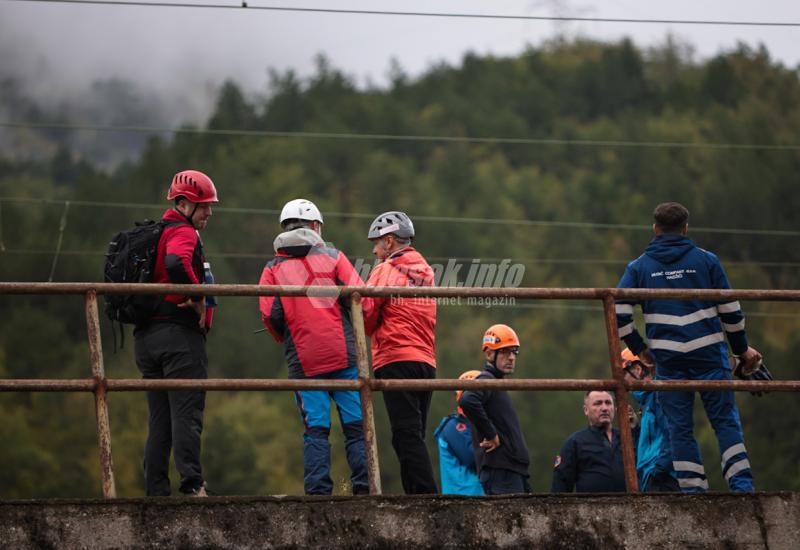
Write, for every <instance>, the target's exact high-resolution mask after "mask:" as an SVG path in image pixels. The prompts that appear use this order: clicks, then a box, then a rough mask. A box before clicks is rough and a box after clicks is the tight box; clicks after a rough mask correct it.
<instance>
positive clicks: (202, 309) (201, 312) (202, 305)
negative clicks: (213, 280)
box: [178, 296, 206, 332]
mask: <svg viewBox="0 0 800 550" xmlns="http://www.w3.org/2000/svg"><path fill="white" fill-rule="evenodd" d="M178 307H179V308H187V307H190V308H192V309H193V310H194V312H195V313H197V315H198V316H199V317H200V322H199V323H198V324H199V325H200V330H202V331H203V332H205V330H206V299H205V297H204V296H201V297H200V301H199V302H193V301H192V299H191V298H186V300H184V301H183V302H181V303H180V304H178Z"/></svg>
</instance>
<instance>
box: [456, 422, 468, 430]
mask: <svg viewBox="0 0 800 550" xmlns="http://www.w3.org/2000/svg"><path fill="white" fill-rule="evenodd" d="M466 429H467V425H466V424H464V423H463V422H456V430H458V431H459V432H463V431H465V430H466Z"/></svg>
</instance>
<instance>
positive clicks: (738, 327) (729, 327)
mask: <svg viewBox="0 0 800 550" xmlns="http://www.w3.org/2000/svg"><path fill="white" fill-rule="evenodd" d="M722 328H723V329H725V332H740V331H742V330H744V319H742V320H741V321H739V322H738V323H733V324H730V323H722Z"/></svg>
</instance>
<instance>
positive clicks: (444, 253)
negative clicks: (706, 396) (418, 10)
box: [0, 40, 800, 498]
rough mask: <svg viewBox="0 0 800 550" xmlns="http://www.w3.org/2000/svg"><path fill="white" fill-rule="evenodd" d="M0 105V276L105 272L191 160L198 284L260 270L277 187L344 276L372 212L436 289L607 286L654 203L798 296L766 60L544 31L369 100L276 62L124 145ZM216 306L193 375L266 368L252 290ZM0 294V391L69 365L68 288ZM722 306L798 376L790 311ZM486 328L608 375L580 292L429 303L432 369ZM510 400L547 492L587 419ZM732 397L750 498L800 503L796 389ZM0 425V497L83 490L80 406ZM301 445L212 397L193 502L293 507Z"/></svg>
mask: <svg viewBox="0 0 800 550" xmlns="http://www.w3.org/2000/svg"><path fill="white" fill-rule="evenodd" d="M124 88H125V87H124V86H122V85H120V87H119V88H118V90H123V89H124ZM105 89H106V90H108V89H109V88H108V87H107V88H105ZM110 89H111V92H109V93H107V94H105V95H104V96H103V97H106V96H107V97H106V99H107V100H108V101H109V105H108V107H107V109H108V110H109V111H112V110H115V109H118V110H117V111H116V116H115V117H108V116H107V117H103V121H104V123H110V124H113V125H119V126H125V125H127V126H137V125H138V126H142V125H145V124H144V123H142V120H152V115H147V114H146V111H147V102H146V101H137V100H136V98H131V97H130V94H127V95H126V94H124V93H121V92H120V102H121V103H120V104H115V103H114V101H113V97H115V94H114V92H113V89H114V88H113V87H111V88H110ZM0 104H1V105H0V112H3V113H5V114H7V115H8V116H10V117H11V118H13V120H14V121H15V122H25V121H27V122H28V123H34V124H28V125H27V126H25V125H24V124H23V125H20V126H18V127H14V128H12V127H8V126H6V127H3V128H2V129H0V132H2V134H3V135H2V141H0V142H1V143H3V144H4V146H3V147H2V149H0V280H2V281H47V280H53V281H100V280H102V267H103V261H104V256H103V255H104V252H105V249H106V246H107V243H108V240H109V238H110V237H111V235H113V234H114V233H115V232H116V231H119V230H120V229H123V228H127V227H129V226H132V224H133V222H134V221H135V220H140V219H143V218H154V217H158V216H160V215H161V214H162V212H163V211H164V209H166V208H167V207H168V206H169V205H168V203H167V202H166V200H165V194H166V190H167V187H168V185H169V182H170V179H171V177H172V175H173V174H174V173H175V172H177V171H179V170H182V169H186V168H194V169H199V170H202V171H204V172H206V173H207V174H209V175H210V176H211V177H212V178H213V180H214V182H215V183H216V186H217V189H218V190H219V193H220V198H221V202H220V204H219V207H218V208H216V209H215V210H214V215H213V217H212V219H211V222H210V224H209V227H208V229H207V230H206V231H205V232H204V233H203V239H204V243H205V249H206V254H207V256H208V258H209V259H210V260H211V262H212V265H213V268H214V274H215V277H216V281H217V282H218V283H256V282H257V281H258V278H259V275H260V273H261V269H262V267H263V265H264V263H265V262H266V261H267V260H269V259H270V258H271V257H272V254H273V250H272V241H273V238H274V237H275V236H276V234H277V233H278V232H279V226H278V212H279V210H280V208H281V207H282V205H283V204H284V203H285V202H286V201H287V200H290V199H293V198H298V197H302V198H307V199H310V200H312V201H314V202H315V203H316V204H317V205H318V206H319V207H320V209H321V210H322V212H323V214H324V216H325V222H326V223H325V233H324V237H325V239H326V240H328V241H330V242H332V243H333V244H334V245H335V246H336V247H338V248H340V249H341V250H343V251H344V252H345V253H346V254H347V255H348V257H349V258H350V259H351V261H352V262H354V263H356V264H358V262H359V261H360V262H361V265H363V264H371V263H372V261H373V259H372V255H371V246H370V243H369V241H367V240H366V233H367V229H368V225H369V222H370V221H371V219H372V217H373V216H375V215H376V214H378V213H380V212H382V211H385V210H392V209H397V210H403V211H405V212H407V213H408V214H409V215H410V216H411V218H412V219H413V220H414V221H415V225H416V229H417V240H416V245H417V248H418V249H419V250H420V251H421V252H422V253H423V254H424V255H425V256H426V257H427V258H428V260H429V261H430V262H431V263H432V264H437V265H442V266H444V265H446V264H447V263H448V261H450V260H453V261H454V262H456V263H457V264H458V265H462V266H464V267H463V268H462V269H461V270H460V271H459V272H458V274H457V276H456V277H454V278H453V279H451V280H449V281H448V282H450V283H452V284H457V283H458V282H461V283H463V282H465V281H464V279H465V277H466V275H467V273H468V269H469V266H470V265H472V264H473V263H476V262H480V263H482V264H498V263H500V262H501V261H502V260H504V259H505V260H508V261H509V262H510V263H511V264H521V265H522V266H524V276H523V278H522V281H521V285H522V286H530V287H610V286H615V285H616V284H617V282H618V280H619V278H620V276H621V275H622V272H623V270H624V268H625V265H626V263H627V262H628V261H630V260H632V259H634V258H635V257H637V256H638V255H639V254H641V252H642V251H643V249H644V248H645V246H646V245H647V243H648V242H649V240H650V238H651V236H652V233H651V230H650V224H651V223H652V219H651V215H652V209H653V207H654V206H655V205H656V204H657V203H659V202H663V201H667V200H674V201H679V202H681V203H683V204H685V205H686V206H687V207H688V208H689V210H690V211H691V220H690V236H691V237H692V238H693V239H694V240H695V242H697V244H698V245H700V246H702V247H704V248H707V249H710V250H712V251H714V252H715V253H716V254H717V255H718V256H719V257H720V258H721V260H722V262H723V265H724V266H725V268H726V270H727V273H728V276H729V278H730V280H731V284H732V285H733V286H734V287H735V288H763V289H796V288H798V283H799V282H800V251H799V250H798V248H795V246H794V245H793V244H792V243H795V242H796V241H797V238H798V236H800V230H799V229H798V228H797V223H796V220H797V214H796V213H797V212H798V210H800V193H798V192H797V186H798V183H800V182H798V174H800V72H799V71H798V69H797V68H787V67H785V66H783V65H781V64H780V63H777V62H775V61H774V60H772V59H771V58H770V56H769V53H768V52H767V51H766V50H765V49H763V48H758V49H752V48H748V47H746V46H740V47H739V48H737V49H735V50H733V51H729V52H727V53H724V54H720V55H718V56H716V57H714V58H712V59H708V60H702V61H698V60H695V59H693V58H692V56H691V55H689V54H688V53H687V50H686V49H685V48H683V47H682V46H681V45H679V44H675V43H673V42H668V43H667V44H665V45H664V46H663V47H659V48H656V49H648V50H643V49H640V48H637V47H636V45H634V44H632V43H631V42H630V41H627V40H625V41H621V42H618V43H600V42H592V41H582V40H578V41H556V42H553V43H550V44H547V45H543V46H541V47H536V48H529V49H528V50H526V51H525V52H523V53H521V54H520V55H518V56H514V57H491V56H477V55H472V54H468V55H466V56H465V57H464V58H463V60H462V61H461V63H459V64H458V65H456V66H451V65H447V64H441V65H437V66H434V67H431V68H430V69H429V70H428V71H427V72H425V73H424V74H422V75H420V76H418V77H413V78H412V77H410V76H408V75H406V74H405V73H404V72H403V71H402V69H400V68H399V67H395V68H394V70H393V73H392V79H391V83H390V84H389V85H388V86H387V87H386V88H366V89H362V88H359V87H357V86H356V85H355V84H354V82H353V80H352V79H351V78H349V77H348V76H347V75H346V74H343V73H342V72H341V71H339V70H337V69H336V68H335V67H334V66H333V65H332V64H331V62H330V61H328V60H326V59H325V58H324V57H320V58H319V61H318V64H317V72H316V74H314V75H313V76H312V77H310V78H299V77H298V76H297V75H295V74H294V73H292V72H286V73H273V74H272V82H271V87H270V90H269V91H268V93H264V94H262V95H258V96H255V97H250V96H248V95H247V94H245V93H244V92H243V91H242V90H241V89H240V87H239V86H237V84H236V83H235V82H226V83H225V84H224V85H223V86H222V87H221V89H220V93H219V96H218V100H217V102H216V105H215V107H214V109H213V112H212V113H210V115H209V117H208V119H207V121H206V123H205V124H204V125H202V126H200V127H190V126H186V127H184V128H183V129H182V131H179V132H175V133H174V134H173V133H169V134H167V133H165V134H160V135H151V136H147V137H146V138H144V139H143V138H142V135H140V134H135V135H132V134H130V133H124V132H112V131H99V130H95V131H87V130H85V129H79V128H76V127H77V126H80V125H81V124H84V125H88V124H91V123H92V122H94V121H92V120H86V119H85V118H84V119H80V118H79V117H80V116H84V117H85V116H89V115H91V113H89V115H87V114H86V113H73V112H68V111H62V112H51V111H48V110H47V109H44V108H43V107H41V106H38V105H36V104H35V102H34V101H33V100H31V99H29V98H27V97H26V95H25V94H24V89H22V88H21V85H20V83H17V82H13V81H10V80H8V79H6V80H4V81H3V82H2V85H1V86H0ZM125 105H128V106H130V105H133V107H131V108H125ZM134 107H135V108H134ZM108 121H110V122H108ZM37 124H41V125H43V126H41V127H39V126H36V125H37ZM48 124H50V127H46V126H47V125H48ZM59 125H61V127H54V126H59ZM70 125H72V126H70ZM391 136H404V138H403V139H396V138H395V139H391ZM142 139H143V141H141V140H142ZM131 140H140V141H137V142H136V143H134V144H133V145H132V142H131ZM134 145H135V146H136V147H139V148H140V149H141V152H140V153H137V154H136V155H135V156H134V157H131V156H130V155H129V154H127V153H126V154H118V155H112V153H113V151H114V150H118V152H119V151H122V150H123V149H125V148H126V147H133V146H134ZM138 150H139V149H137V151H138ZM110 158H118V159H119V158H132V160H124V161H121V162H116V163H111V164H109V162H107V161H108V159H110ZM219 303H220V305H219V308H218V310H217V311H216V313H215V327H214V330H213V331H212V333H211V335H210V336H209V340H208V352H209V359H210V369H209V375H210V376H211V377H214V378H221V377H235V378H260V377H263V378H283V377H285V376H286V366H285V362H284V359H283V353H282V348H281V347H280V346H278V345H277V344H275V343H274V342H273V341H272V339H271V338H270V337H269V336H268V335H266V334H265V333H263V332H262V333H254V331H255V330H258V329H259V328H260V327H261V321H260V316H259V312H258V305H257V300H256V299H254V298H240V297H224V298H220V299H219ZM0 304H1V305H2V309H3V320H2V322H0V327H2V328H0V377H3V378H83V377H88V376H90V367H89V358H88V350H87V346H86V327H85V324H84V314H83V301H82V299H81V298H80V297H77V296H73V297H67V296H0ZM743 305H744V309H745V313H746V315H747V327H748V336H749V339H750V341H751V343H752V345H753V346H755V347H757V348H758V349H759V350H760V351H762V353H764V356H765V360H766V362H767V363H768V365H769V367H770V370H771V371H772V373H773V374H774V375H775V377H776V378H778V379H793V380H796V379H800V366H798V363H797V361H796V358H797V357H798V355H799V354H800V330H799V329H800V311H798V308H797V307H796V305H794V304H791V303H778V302H772V303H769V302H746V303H744V304H743ZM498 322H504V323H507V324H510V325H512V326H513V327H515V328H516V329H517V331H518V333H519V335H520V337H521V340H522V354H521V355H520V357H519V361H518V374H517V376H518V377H524V378H558V377H564V378H603V377H607V376H608V366H607V351H606V342H605V329H604V324H603V315H602V309H601V308H600V306H599V303H596V302H581V301H546V300H539V301H522V300H518V301H517V302H516V303H515V304H513V305H509V304H502V305H494V306H492V307H486V305H485V304H478V305H474V304H473V305H469V304H466V303H460V304H453V305H447V304H443V305H442V306H441V307H440V308H439V316H438V324H437V332H436V338H437V361H438V363H439V368H438V376H439V377H440V378H455V377H457V376H458V375H459V374H460V373H461V372H463V371H465V370H469V369H473V368H478V367H480V365H481V356H480V351H479V349H480V340H481V336H482V334H483V331H484V330H485V328H486V327H488V326H489V325H491V324H494V323H498ZM102 331H103V338H104V352H105V364H106V372H107V375H108V376H109V377H112V378H138V377H139V372H138V370H137V369H136V366H135V363H134V361H133V345H132V337H131V336H130V331H129V333H128V338H127V339H126V346H125V347H124V348H123V349H121V350H118V351H116V352H114V349H113V348H114V345H113V339H112V333H111V326H110V324H108V323H106V322H105V320H104V322H103V323H102ZM513 399H514V402H515V405H516V407H517V409H518V413H519V415H520V418H521V421H522V424H523V428H524V431H525V435H526V438H527V440H528V444H529V447H530V450H531V455H532V456H531V458H532V462H531V468H530V474H531V481H532V484H533V487H534V490H536V491H547V490H548V489H549V486H550V479H551V468H552V462H553V458H554V456H555V454H556V452H557V450H558V448H559V446H560V444H561V443H562V442H563V440H564V439H565V438H566V437H567V436H568V435H569V434H570V433H572V432H573V431H576V430H578V429H580V428H581V427H582V426H583V425H584V423H585V419H584V417H583V415H582V412H581V403H582V396H581V395H580V394H579V393H577V392H542V393H529V392H528V393H523V392H518V393H515V394H514V395H513ZM737 400H738V403H739V405H740V409H741V414H742V421H743V424H744V430H745V440H746V443H747V447H748V450H749V451H750V461H751V463H752V465H753V471H754V475H755V478H756V486H757V488H758V489H760V490H794V491H797V490H800V433H798V431H797V430H795V429H794V426H793V424H792V423H791V422H792V421H793V418H795V417H796V416H798V415H800V400H799V399H798V396H797V394H792V393H773V394H768V395H765V396H763V397H755V396H752V395H750V394H748V393H746V392H744V393H740V394H738V395H737ZM109 405H110V416H111V435H112V448H113V453H114V463H115V464H114V465H115V474H116V481H117V490H118V494H119V495H120V496H124V497H129V496H141V495H142V494H143V480H142V477H143V475H142V466H141V465H142V457H143V446H144V439H145V434H146V424H147V407H146V400H145V397H144V395H143V394H141V393H111V394H110V396H109ZM454 408H455V401H454V398H453V395H452V392H439V393H437V394H436V395H435V396H434V398H433V405H432V410H431V415H430V419H429V424H428V429H429V436H428V443H429V446H430V450H431V454H432V456H433V457H434V459H435V457H436V446H435V443H434V441H433V439H432V432H433V430H434V428H435V427H436V425H437V424H438V421H439V419H441V418H442V416H444V415H445V414H447V413H449V412H451V411H452V410H453V409H454ZM376 411H377V419H376V422H377V427H378V434H377V438H378V445H379V448H380V464H381V469H382V472H383V484H384V491H385V492H387V493H399V492H402V489H401V486H400V481H399V467H398V465H397V462H396V458H395V456H394V454H393V451H392V449H391V444H390V441H391V435H390V432H389V427H388V419H387V418H386V416H385V413H384V410H383V404H382V403H381V398H380V397H378V398H377V403H376ZM697 411H698V413H699V411H700V408H699V405H698V409H697ZM0 417H2V418H3V422H2V423H0V441H2V442H3V449H2V450H0V497H2V498H34V497H90V496H98V495H100V494H101V490H100V487H101V484H100V468H99V458H98V451H97V444H96V435H95V427H94V411H93V399H92V396H91V394H56V393H2V394H0ZM696 423H697V435H698V440H699V441H700V444H701V449H702V451H703V455H704V457H705V463H706V469H707V471H708V472H709V475H710V482H711V487H712V489H714V490H724V489H725V488H726V486H725V484H724V481H723V480H722V477H721V475H720V466H719V461H718V457H719V451H718V449H717V444H716V441H715V439H714V436H713V432H712V431H711V429H710V426H709V425H708V423H707V421H706V420H705V416H704V415H703V414H697V415H696ZM336 425H338V424H336ZM302 432H303V428H302V422H301V420H300V417H299V414H298V413H297V410H296V406H295V404H294V402H293V398H292V396H291V394H290V393H289V392H284V393H281V392H269V393H257V392H239V393H236V392H209V394H208V399H207V405H206V427H205V432H204V439H203V461H204V467H205V469H206V477H207V479H208V481H209V486H210V488H211V489H212V490H213V491H214V492H215V493H216V494H223V495H225V494H262V495H263V494H301V493H302V470H303V466H302ZM332 437H333V461H334V470H333V473H334V474H335V480H336V483H337V489H336V490H337V492H338V493H341V494H344V493H346V484H347V482H346V480H347V479H348V477H349V474H348V472H347V466H346V463H345V460H344V450H343V444H342V441H341V439H342V438H341V433H340V432H339V431H338V428H334V429H333V430H332ZM172 479H173V484H175V482H176V480H177V476H176V475H173V476H172Z"/></svg>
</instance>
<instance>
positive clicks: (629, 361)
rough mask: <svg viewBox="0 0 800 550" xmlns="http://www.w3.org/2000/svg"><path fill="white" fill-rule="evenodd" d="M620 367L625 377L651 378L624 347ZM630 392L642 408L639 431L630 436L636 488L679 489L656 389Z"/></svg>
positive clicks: (638, 361)
mask: <svg viewBox="0 0 800 550" xmlns="http://www.w3.org/2000/svg"><path fill="white" fill-rule="evenodd" d="M620 367H622V368H623V369H624V371H625V377H626V378H628V377H630V378H633V379H635V380H652V379H653V374H652V369H649V368H647V366H646V365H645V364H644V363H642V362H641V361H640V360H639V358H638V357H637V356H635V355H634V354H633V352H632V351H631V350H629V349H627V348H626V349H624V350H622V355H621V361H620ZM631 393H632V394H633V398H634V399H635V400H636V401H637V402H638V403H639V406H641V407H642V416H641V419H640V421H639V429H638V434H637V435H634V437H633V442H634V445H635V449H636V475H637V477H638V478H639V490H640V491H642V492H661V493H666V492H676V491H680V487H679V486H678V480H677V478H676V475H675V470H674V469H673V467H672V448H671V446H670V442H669V432H668V428H667V419H666V418H665V417H664V412H663V411H662V410H661V402H660V401H659V399H658V395H657V392H653V391H634V392H631ZM632 431H633V430H632Z"/></svg>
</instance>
